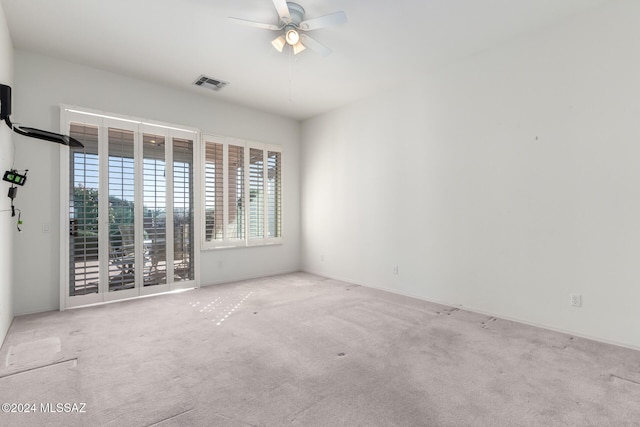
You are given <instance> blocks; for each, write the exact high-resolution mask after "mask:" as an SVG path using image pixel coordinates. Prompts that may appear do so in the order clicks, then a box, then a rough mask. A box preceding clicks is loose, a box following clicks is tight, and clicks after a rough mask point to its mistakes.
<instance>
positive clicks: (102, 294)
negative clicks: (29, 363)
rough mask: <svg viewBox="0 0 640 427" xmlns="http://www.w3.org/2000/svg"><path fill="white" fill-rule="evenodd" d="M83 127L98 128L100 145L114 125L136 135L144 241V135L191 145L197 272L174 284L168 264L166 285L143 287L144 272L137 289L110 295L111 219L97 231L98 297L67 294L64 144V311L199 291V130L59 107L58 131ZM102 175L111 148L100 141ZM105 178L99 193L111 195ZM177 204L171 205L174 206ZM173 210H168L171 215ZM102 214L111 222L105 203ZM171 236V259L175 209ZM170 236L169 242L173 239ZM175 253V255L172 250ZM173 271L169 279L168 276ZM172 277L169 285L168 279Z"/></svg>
mask: <svg viewBox="0 0 640 427" xmlns="http://www.w3.org/2000/svg"><path fill="white" fill-rule="evenodd" d="M72 122H73V123H82V124H87V125H90V126H97V127H98V133H99V141H105V140H106V141H108V129H109V127H112V128H113V127H116V128H119V129H124V130H132V131H133V132H134V163H135V169H134V170H135V178H134V179H135V182H134V188H135V190H134V192H135V204H134V224H136V225H135V233H136V234H135V239H136V241H138V242H142V241H143V239H144V237H143V236H144V229H143V223H144V218H143V216H144V206H143V182H142V178H143V177H142V172H143V171H142V166H143V158H142V157H143V156H142V155H143V144H142V135H143V134H144V133H150V132H155V133H156V134H162V135H164V136H165V138H166V140H167V141H168V140H169V139H173V138H185V139H189V140H191V141H193V167H192V171H193V172H192V173H193V189H192V190H193V210H194V218H193V236H192V237H191V240H192V241H191V244H192V245H193V260H192V262H193V271H194V279H193V280H185V281H180V282H173V281H172V280H173V265H167V283H166V284H159V285H153V286H146V287H145V286H144V283H143V282H144V280H143V269H142V268H136V269H135V286H134V288H132V289H125V290H119V291H116V292H109V283H108V282H109V277H108V274H109V273H108V268H107V269H105V268H104V266H105V265H108V257H109V253H108V250H109V249H108V238H109V235H108V233H109V230H108V220H106V223H103V220H102V219H100V220H99V221H100V224H99V231H98V243H99V262H100V272H99V284H98V293H94V294H87V295H75V296H70V295H69V275H70V274H71V271H70V264H69V262H70V259H69V258H70V254H69V250H70V244H69V240H70V239H69V219H70V215H69V203H70V197H69V196H70V195H69V179H70V169H69V167H70V148H69V147H68V146H62V149H61V150H60V310H61V311H62V310H65V309H67V308H73V307H79V306H84V305H90V304H99V303H106V302H111V301H117V300H124V299H130V298H137V297H141V296H147V295H152V294H160V293H166V292H173V291H177V290H183V289H189V288H198V287H200V268H199V265H200V235H201V222H202V221H201V212H202V200H201V197H200V194H201V173H202V172H201V170H200V169H201V168H200V163H201V154H200V152H201V148H200V147H201V145H202V141H201V140H202V138H201V132H200V130H199V129H195V128H189V127H187V126H181V125H174V124H170V123H164V122H158V121H152V120H146V119H139V118H135V117H131V116H125V115H120V114H114V113H105V112H102V111H98V110H93V109H88V108H83V107H76V106H69V105H64V104H61V105H60V129H61V132H62V133H68V132H69V129H70V124H71V123H72ZM98 151H99V164H100V171H101V172H100V174H101V175H102V173H103V172H102V171H103V170H104V168H105V167H107V168H108V144H104V143H101V144H99V146H98ZM172 151H173V150H168V149H167V152H166V157H165V162H166V164H167V165H171V167H167V177H166V178H167V187H166V192H167V196H166V198H167V199H169V198H170V197H171V198H172V197H173V196H172V194H173V191H172V190H173V159H172V155H173V152H172ZM106 181H107V180H105V179H100V180H99V194H108V182H106ZM171 206H173V203H171ZM169 211H170V212H169ZM99 216H100V217H101V218H108V206H107V205H105V204H104V203H103V204H101V205H99ZM166 224H167V230H166V234H167V238H166V241H167V242H166V244H167V247H166V253H167V254H171V258H172V257H173V227H172V226H170V224H173V209H167V220H166ZM169 237H171V238H169ZM135 251H136V254H135V257H136V261H139V260H142V259H143V258H144V253H143V252H144V248H143V245H141V244H136V249H135ZM169 251H171V252H169ZM170 273H171V276H170ZM170 278H171V281H170Z"/></svg>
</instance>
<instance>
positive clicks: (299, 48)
mask: <svg viewBox="0 0 640 427" xmlns="http://www.w3.org/2000/svg"><path fill="white" fill-rule="evenodd" d="M305 49H306V47H305V46H304V45H303V44H302V43H300V42H298V43H297V44H295V45H293V54H294V55H297V54H299V53H300V52H302V51H303V50H305Z"/></svg>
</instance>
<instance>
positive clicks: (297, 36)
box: [229, 0, 347, 56]
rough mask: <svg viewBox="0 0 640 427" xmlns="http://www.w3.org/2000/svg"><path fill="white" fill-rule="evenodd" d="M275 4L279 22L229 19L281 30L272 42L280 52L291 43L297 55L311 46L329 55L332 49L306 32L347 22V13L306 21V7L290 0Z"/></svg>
mask: <svg viewBox="0 0 640 427" xmlns="http://www.w3.org/2000/svg"><path fill="white" fill-rule="evenodd" d="M273 4H274V5H275V7H276V10H277V11H278V16H279V19H278V23H277V24H264V23H261V22H254V21H248V20H246V19H240V18H232V17H229V19H230V20H232V21H234V22H239V23H241V24H245V25H249V26H251V27H257V28H263V29H266V30H272V31H279V32H280V35H279V36H278V37H276V38H275V39H274V40H273V41H272V42H271V44H272V45H273V47H275V48H276V49H277V50H278V52H282V50H283V49H284V47H285V46H286V45H289V46H291V47H292V49H293V53H294V54H295V55H297V54H299V53H300V52H302V51H303V50H305V49H306V48H309V49H311V50H313V51H315V52H318V53H319V54H321V55H322V56H327V55H329V54H330V53H331V49H329V48H328V47H327V46H325V45H323V44H322V43H320V42H319V41H317V40H315V39H313V38H311V37H310V36H309V35H308V34H306V32H307V31H311V30H317V29H320V28H326V27H333V26H336V25H340V24H344V23H345V22H347V15H345V13H344V12H342V11H340V12H334V13H330V14H328V15H324V16H320V17H318V18H313V19H307V20H306V21H305V20H304V8H303V7H302V6H300V5H299V4H298V3H293V2H288V1H286V0H273Z"/></svg>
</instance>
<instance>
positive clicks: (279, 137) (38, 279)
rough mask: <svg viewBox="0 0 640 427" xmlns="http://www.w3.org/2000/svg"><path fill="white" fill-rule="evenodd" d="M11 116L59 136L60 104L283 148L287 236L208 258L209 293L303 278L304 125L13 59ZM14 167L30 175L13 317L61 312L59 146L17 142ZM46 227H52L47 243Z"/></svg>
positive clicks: (71, 67) (106, 76) (38, 60)
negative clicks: (285, 276) (264, 280)
mask: <svg viewBox="0 0 640 427" xmlns="http://www.w3.org/2000/svg"><path fill="white" fill-rule="evenodd" d="M15 75H16V82H15V87H14V114H13V116H14V117H15V119H16V120H18V119H19V120H20V122H21V123H22V124H23V125H28V126H31V127H36V128H41V129H50V130H53V131H57V130H58V129H59V126H60V124H59V123H60V122H59V120H60V119H59V118H60V113H59V108H58V105H59V104H60V103H63V104H71V105H78V106H82V107H87V108H92V109H97V110H101V111H106V112H112V113H119V114H127V115H131V116H135V117H141V118H146V119H152V120H159V121H164V122H169V123H175V124H180V125H185V126H192V127H196V128H199V129H201V130H202V131H204V132H211V133H216V134H221V135H227V136H231V137H236V138H243V139H248V140H255V141H259V142H265V143H272V144H282V145H283V147H284V154H283V168H284V169H283V203H284V207H283V218H284V224H283V229H284V233H285V236H284V237H285V243H284V244H283V245H280V246H272V247H260V248H243V249H233V250H215V251H205V252H203V253H202V256H201V283H202V284H203V285H208V284H213V283H220V282H224V281H230V280H238V279H242V278H247V277H257V276H263V275H270V274H277V273H281V272H289V271H296V270H298V268H299V253H300V246H299V242H300V235H299V228H300V227H299V218H300V212H299V206H300V203H299V184H298V183H299V173H298V170H299V169H298V157H299V147H298V139H299V130H300V129H299V127H300V126H299V123H298V122H297V121H294V120H290V119H285V118H281V117H278V116H275V115H271V114H267V113H263V112H259V111H255V110H251V109H247V108H243V107H239V106H236V105H231V104H225V103H222V102H218V101H216V100H215V99H213V98H210V97H207V96H201V95H197V94H192V93H188V92H184V91H179V90H176V89H172V88H168V87H164V86H162V85H158V84H153V83H148V82H144V81H140V80H135V79H132V78H128V77H123V76H120V75H116V74H112V73H109V72H106V71H101V70H97V69H93V68H90V67H85V66H80V65H76V64H72V63H69V62H65V61H61V60H57V59H52V58H49V57H46V56H42V55H39V54H34V53H29V52H24V51H20V50H16V52H15ZM15 140H16V148H17V157H16V158H17V161H16V165H17V167H19V168H22V169H29V178H28V183H27V185H26V186H25V188H24V189H22V190H23V191H22V192H21V194H20V195H19V199H17V200H18V201H19V203H20V207H21V208H22V210H23V220H24V227H23V228H24V231H23V232H22V233H21V234H20V235H19V237H18V238H17V239H16V243H15V255H16V261H15V283H16V288H15V297H14V302H15V305H14V309H15V314H16V315H18V314H25V313H32V312H39V311H45V310H55V309H58V308H59V292H60V291H59V270H60V268H59V256H58V252H59V221H60V215H59V210H60V199H59V197H60V188H59V187H60V185H59V174H60V166H59V149H60V148H59V146H58V145H57V144H53V143H51V142H45V141H39V140H35V139H28V138H24V137H21V136H16V137H15ZM44 224H49V225H50V227H51V232H50V233H43V232H42V228H43V225H44Z"/></svg>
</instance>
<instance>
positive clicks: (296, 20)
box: [287, 2, 304, 28]
mask: <svg viewBox="0 0 640 427" xmlns="http://www.w3.org/2000/svg"><path fill="white" fill-rule="evenodd" d="M287 7H288V8H289V15H291V24H293V25H295V26H296V28H297V27H298V25H300V23H301V22H302V19H303V18H304V8H303V7H302V6H300V5H299V4H298V3H292V2H287Z"/></svg>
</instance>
